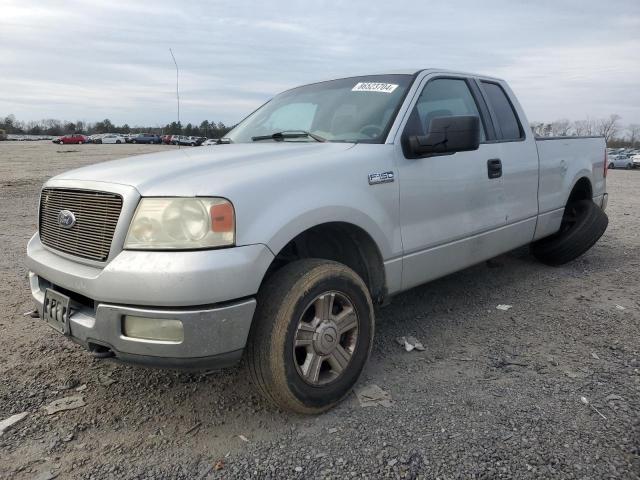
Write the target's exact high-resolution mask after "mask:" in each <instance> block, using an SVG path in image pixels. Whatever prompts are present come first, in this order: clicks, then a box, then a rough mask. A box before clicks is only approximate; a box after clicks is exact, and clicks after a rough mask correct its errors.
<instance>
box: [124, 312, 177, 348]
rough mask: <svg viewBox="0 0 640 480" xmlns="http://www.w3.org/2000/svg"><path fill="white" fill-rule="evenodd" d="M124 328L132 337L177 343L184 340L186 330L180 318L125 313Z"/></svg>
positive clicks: (128, 335) (125, 332)
mask: <svg viewBox="0 0 640 480" xmlns="http://www.w3.org/2000/svg"><path fill="white" fill-rule="evenodd" d="M122 330H123V333H124V334H125V335H126V336H127V337H131V338H140V339H144V340H160V341H164V342H175V343H180V342H182V341H183V340H184V330H183V329H182V322H181V321H180V320H171V319H167V318H146V317H136V316H133V315H125V317H124V322H123V328H122Z"/></svg>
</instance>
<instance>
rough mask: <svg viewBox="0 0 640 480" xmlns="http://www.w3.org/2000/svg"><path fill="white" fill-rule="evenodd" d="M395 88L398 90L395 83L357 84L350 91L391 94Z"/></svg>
mask: <svg viewBox="0 0 640 480" xmlns="http://www.w3.org/2000/svg"><path fill="white" fill-rule="evenodd" d="M396 88H398V85H396V84H395V83H377V82H359V83H357V84H356V86H355V87H353V88H352V89H351V91H352V92H380V93H391V92H393V91H394V90H395V89H396Z"/></svg>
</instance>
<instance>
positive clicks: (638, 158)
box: [631, 153, 640, 168]
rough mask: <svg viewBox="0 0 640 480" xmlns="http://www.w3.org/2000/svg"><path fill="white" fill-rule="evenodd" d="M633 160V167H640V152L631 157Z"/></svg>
mask: <svg viewBox="0 0 640 480" xmlns="http://www.w3.org/2000/svg"><path fill="white" fill-rule="evenodd" d="M631 162H632V163H633V168H640V153H637V154H636V155H633V156H632V157H631Z"/></svg>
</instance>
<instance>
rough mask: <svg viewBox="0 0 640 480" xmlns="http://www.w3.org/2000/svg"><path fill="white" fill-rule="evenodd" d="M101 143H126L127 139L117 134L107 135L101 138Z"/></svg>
mask: <svg viewBox="0 0 640 480" xmlns="http://www.w3.org/2000/svg"><path fill="white" fill-rule="evenodd" d="M102 143H127V139H126V138H125V137H123V136H122V135H119V134H117V133H109V134H107V135H105V136H103V137H102Z"/></svg>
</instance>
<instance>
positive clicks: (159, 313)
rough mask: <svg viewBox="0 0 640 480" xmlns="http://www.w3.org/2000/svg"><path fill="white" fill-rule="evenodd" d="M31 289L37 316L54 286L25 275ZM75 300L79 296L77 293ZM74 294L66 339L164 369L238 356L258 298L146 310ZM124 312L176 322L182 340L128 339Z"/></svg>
mask: <svg viewBox="0 0 640 480" xmlns="http://www.w3.org/2000/svg"><path fill="white" fill-rule="evenodd" d="M29 282H30V286H31V293H32V295H33V298H34V300H35V303H36V307H37V309H38V313H39V314H40V317H41V318H42V317H43V312H42V305H43V302H44V296H45V289H46V288H54V289H56V286H55V285H54V284H52V283H51V282H49V281H48V280H46V279H44V278H42V277H39V276H38V275H36V274H35V273H33V272H30V273H29ZM76 298H77V297H76ZM76 298H74V297H73V296H72V312H73V313H72V314H71V317H70V319H69V330H70V334H69V336H70V338H71V340H73V341H74V342H76V343H78V344H80V345H82V346H83V347H85V348H86V349H88V350H90V351H92V352H94V353H96V354H97V355H98V356H101V357H104V356H108V357H115V358H116V359H117V360H121V361H124V362H129V363H137V364H142V365H148V366H156V367H166V368H221V367H225V366H229V365H232V364H234V363H236V362H237V361H239V360H240V358H241V356H242V351H243V349H244V346H245V343H246V341H247V337H248V335H249V329H250V327H251V321H252V319H253V313H254V311H255V307H256V301H255V299H253V298H250V299H245V300H242V301H237V302H232V303H227V304H223V305H219V306H213V307H210V308H204V307H203V308H182V307H180V308H146V307H131V306H124V305H114V304H110V303H97V302H96V303H95V305H94V306H93V308H92V307H91V306H90V305H86V303H85V304H83V303H80V302H78V301H76ZM125 315H134V316H138V317H147V318H153V319H173V320H180V322H182V325H183V330H184V339H183V340H182V341H181V342H179V343H178V342H172V341H161V340H148V339H140V338H131V337H127V336H126V335H125V334H124V330H123V320H124V317H125Z"/></svg>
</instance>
